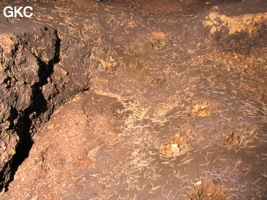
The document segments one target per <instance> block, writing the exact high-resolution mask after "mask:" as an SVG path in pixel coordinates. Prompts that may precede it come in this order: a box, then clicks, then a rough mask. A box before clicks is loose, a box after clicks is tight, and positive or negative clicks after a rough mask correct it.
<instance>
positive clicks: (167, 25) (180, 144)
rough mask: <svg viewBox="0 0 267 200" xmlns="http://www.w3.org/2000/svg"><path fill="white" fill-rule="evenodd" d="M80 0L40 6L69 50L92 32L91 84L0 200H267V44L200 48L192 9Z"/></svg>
mask: <svg viewBox="0 0 267 200" xmlns="http://www.w3.org/2000/svg"><path fill="white" fill-rule="evenodd" d="M79 2H80V3H79ZM84 2H85V1H77V3H76V4H70V3H68V2H64V3H62V2H55V3H53V4H52V3H51V4H49V3H40V6H39V7H38V11H39V12H38V14H36V15H35V18H34V20H35V21H36V22H38V23H44V24H47V25H49V26H52V27H55V29H57V30H58V34H59V37H60V38H61V40H62V42H66V41H68V39H65V40H64V38H67V36H69V35H71V36H73V38H74V39H73V40H69V43H70V47H71V46H72V43H71V42H73V41H75V38H76V40H77V41H85V40H86V39H87V38H88V37H91V40H92V43H93V44H94V45H92V46H85V47H84V48H90V49H91V51H90V53H91V55H90V59H91V61H90V63H88V64H87V63H85V65H89V64H90V66H89V67H88V74H89V76H90V85H89V89H88V90H87V91H84V92H81V93H79V94H78V95H77V96H75V97H73V98H71V100H70V101H69V102H68V103H66V104H64V105H62V106H61V107H60V108H58V109H57V110H56V112H55V113H54V114H53V115H52V116H51V119H50V120H49V121H48V122H47V123H46V124H44V125H43V126H42V128H41V129H40V130H39V132H38V133H37V134H35V136H34V137H33V141H34V144H33V146H32V148H31V151H30V153H29V157H28V158H26V160H25V161H24V162H23V164H22V165H21V166H20V167H19V168H18V171H17V172H16V174H15V178H14V181H13V182H11V183H10V186H9V189H8V191H7V192H6V193H4V194H3V195H2V196H1V198H3V199H65V200H68V199H69V200H71V199H125V200H126V199H138V200H141V199H153V200H156V199H158V200H163V199H166V200H167V199H169V200H173V199H199V200H200V199H216V200H219V199H220V200H221V199H266V198H267V190H266V181H267V170H266V169H267V145H266V142H267V99H266V95H267V84H266V81H267V59H266V58H267V57H266V55H267V47H266V46H265V47H264V46H255V47H253V48H252V50H251V51H249V52H246V53H243V52H241V53H240V52H236V51H222V50H214V49H212V48H211V49H209V46H207V47H205V48H204V50H201V49H198V47H196V48H195V49H196V50H194V45H192V46H190V45H188V44H189V43H190V41H188V40H185V37H184V30H185V29H186V30H189V29H190V28H192V29H193V28H194V26H193V25H192V26H190V25H188V24H190V23H191V22H192V21H194V20H196V18H198V17H199V18H201V16H202V15H201V13H196V10H199V9H197V8H198V7H197V5H195V4H194V5H195V6H196V7H195V8H196V10H194V11H193V12H192V11H191V13H190V9H189V10H188V9H184V8H183V7H182V6H180V7H179V9H180V10H182V11H184V10H186V13H178V14H173V13H174V12H175V11H176V10H175V6H173V9H174V11H173V10H171V9H170V10H169V11H170V12H167V13H164V12H163V10H164V9H159V10H158V11H157V14H158V15H157V16H155V15H154V16H153V15H152V16H149V15H147V14H151V12H152V11H151V10H148V13H145V14H144V12H143V11H142V12H141V14H140V13H138V12H137V13H136V12H135V11H136V10H138V9H139V8H140V7H142V6H140V5H139V4H134V3H133V5H130V6H129V5H127V7H129V8H130V10H131V11H128V10H126V11H125V10H124V8H123V7H125V5H124V4H123V3H122V2H121V3H119V2H120V1H117V3H118V5H117V4H114V5H113V4H112V2H109V1H108V2H104V1H103V2H100V3H96V2H93V1H92V2H91V1H90V2H88V3H87V4H86V5H85V3H84ZM159 2H161V1H159ZM162 2H164V1H162ZM162 2H161V3H162ZM173 2H174V1H173ZM213 2H214V1H213ZM213 2H212V1H206V3H204V4H205V5H208V6H209V7H207V8H204V4H203V5H202V4H201V5H198V6H200V7H201V8H203V9H204V10H208V9H209V8H211V7H212V6H213ZM102 3H103V4H102ZM114 6H117V7H119V8H116V7H115V8H114ZM183 6H187V5H183ZM220 6H222V7H223V6H224V5H220ZM77 7H78V8H79V9H77ZM143 7H146V5H144V6H143ZM147 7H149V5H147ZM48 8H50V9H48ZM36 9H37V8H36ZM177 9H178V7H177ZM77 10H79V12H78V11H77ZM152 10H155V9H152ZM204 10H203V12H204ZM165 11H166V9H165ZM229 12H230V11H229ZM170 13H171V14H170ZM192 13H194V14H192ZM142 14H144V15H142ZM14 23H16V20H14ZM120 27H123V30H122V29H120ZM188 39H189V40H190V38H188ZM191 39H192V40H193V39H194V37H192V38H191ZM203 43H205V41H203ZM77 44H80V43H79V42H77V43H75V42H74V46H75V45H77ZM69 51H70V52H69ZM71 51H72V50H71V48H70V50H68V51H67V50H66V52H68V53H66V52H65V53H64V52H63V53H62V54H61V59H62V62H63V63H64V59H67V58H69V57H70V56H71V55H72V54H73V52H71ZM73 59H75V57H74V58H73ZM65 64H69V65H72V64H73V63H71V61H68V63H65ZM76 67H82V66H76Z"/></svg>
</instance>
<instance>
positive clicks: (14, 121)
mask: <svg viewBox="0 0 267 200" xmlns="http://www.w3.org/2000/svg"><path fill="white" fill-rule="evenodd" d="M34 27H35V28H36V30H35V31H33V32H29V31H25V32H22V33H20V34H17V35H14V34H12V32H11V33H1V47H0V48H1V72H0V73H1V85H0V94H1V115H0V121H1V140H0V142H1V162H0V170H1V180H2V181H1V187H3V184H6V182H7V181H8V180H9V179H10V178H9V176H10V173H11V172H12V170H11V169H10V165H11V164H12V162H19V161H18V160H16V161H13V158H14V155H15V154H20V153H22V152H18V151H22V150H23V149H22V148H21V146H23V145H24V144H23V143H25V142H30V138H31V135H30V133H31V132H32V130H31V129H32V128H33V127H34V126H36V125H38V124H40V123H41V122H44V121H46V120H47V119H48V117H47V115H49V114H51V113H52V111H51V108H48V107H47V103H46V101H45V100H44V97H43V94H42V92H41V88H42V86H43V85H44V84H45V83H46V82H47V78H48V77H49V76H50V74H51V73H52V70H53V69H52V68H53V64H54V63H55V62H56V60H57V59H58V58H57V56H58V55H57V54H58V53H57V52H56V50H57V41H58V38H57V35H56V32H55V30H54V29H51V28H50V29H48V28H46V27H43V26H34ZM47 110H49V111H48V112H49V114H47V115H46V117H45V116H43V114H44V112H45V111H47ZM36 128H38V126H36Z"/></svg>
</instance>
